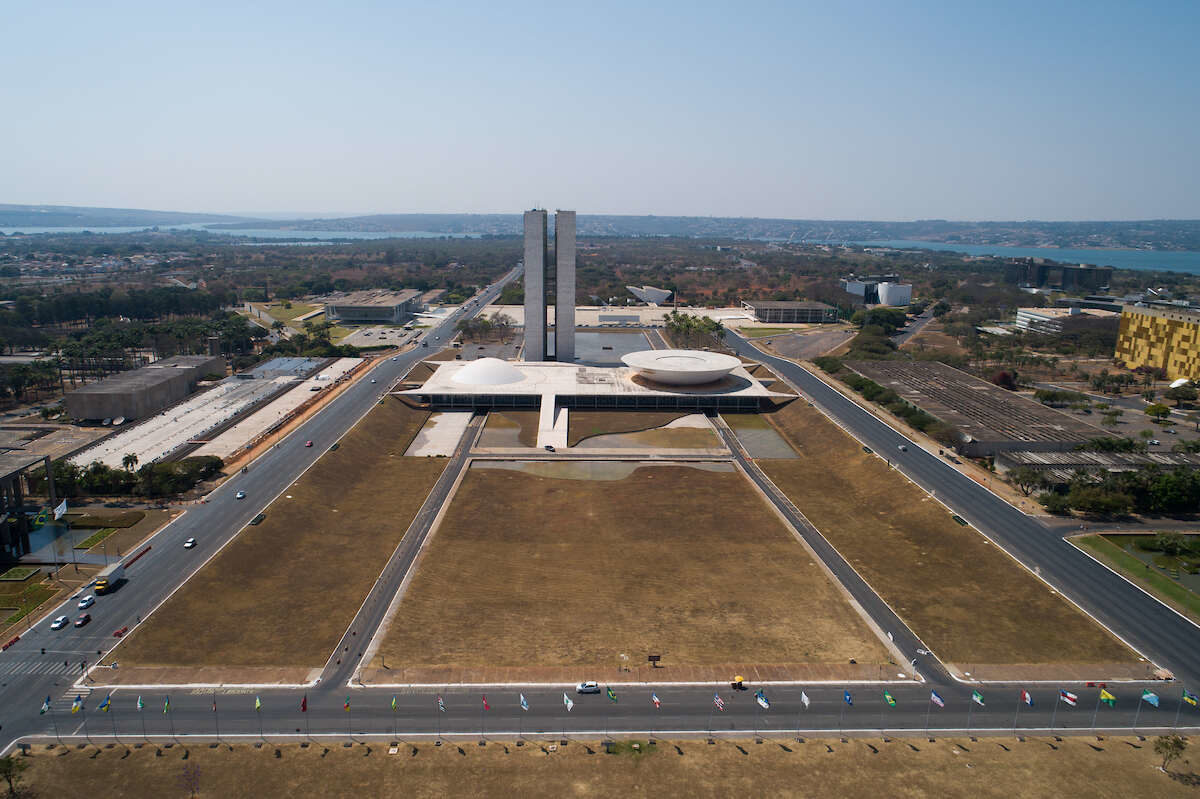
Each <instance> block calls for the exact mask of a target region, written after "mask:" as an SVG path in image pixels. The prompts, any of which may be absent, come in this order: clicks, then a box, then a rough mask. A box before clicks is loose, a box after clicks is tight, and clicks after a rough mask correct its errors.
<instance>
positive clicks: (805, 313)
mask: <svg viewBox="0 0 1200 799" xmlns="http://www.w3.org/2000/svg"><path fill="white" fill-rule="evenodd" d="M742 307H743V308H745V309H746V310H748V311H750V312H751V313H753V314H754V318H755V319H757V320H758V321H760V322H766V323H774V324H827V323H830V322H836V321H837V318H838V317H837V309H836V308H834V307H833V306H831V305H826V304H825V303H823V302H779V301H775V300H743V301H742Z"/></svg>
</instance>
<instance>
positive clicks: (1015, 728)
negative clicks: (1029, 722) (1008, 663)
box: [1013, 689, 1024, 735]
mask: <svg viewBox="0 0 1200 799" xmlns="http://www.w3.org/2000/svg"><path fill="white" fill-rule="evenodd" d="M1022 690H1024V689H1022ZM1022 702H1023V699H1022V697H1021V694H1017V712H1016V713H1014V714H1013V735H1016V734H1017V721H1018V720H1019V719H1020V718H1021V704H1022Z"/></svg>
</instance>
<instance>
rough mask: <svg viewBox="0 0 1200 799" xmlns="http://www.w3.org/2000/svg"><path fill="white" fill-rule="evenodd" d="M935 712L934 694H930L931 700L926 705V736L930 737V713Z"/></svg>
mask: <svg viewBox="0 0 1200 799" xmlns="http://www.w3.org/2000/svg"><path fill="white" fill-rule="evenodd" d="M932 712H933V694H930V695H929V702H928V704H926V705H925V737H926V738H928V737H929V714H930V713H932Z"/></svg>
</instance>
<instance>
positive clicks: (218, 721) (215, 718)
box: [213, 691, 221, 746]
mask: <svg viewBox="0 0 1200 799" xmlns="http://www.w3.org/2000/svg"><path fill="white" fill-rule="evenodd" d="M213 723H215V724H216V725H217V745H218V746H220V745H221V714H220V713H218V712H217V692H216V691H213Z"/></svg>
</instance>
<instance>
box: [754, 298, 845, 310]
mask: <svg viewBox="0 0 1200 799" xmlns="http://www.w3.org/2000/svg"><path fill="white" fill-rule="evenodd" d="M742 305H748V306H750V307H751V308H806V309H817V308H827V309H829V310H830V311H832V310H834V308H833V306H832V305H826V304H825V303H823V302H812V301H810V300H801V301H797V302H784V301H781V300H742Z"/></svg>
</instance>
